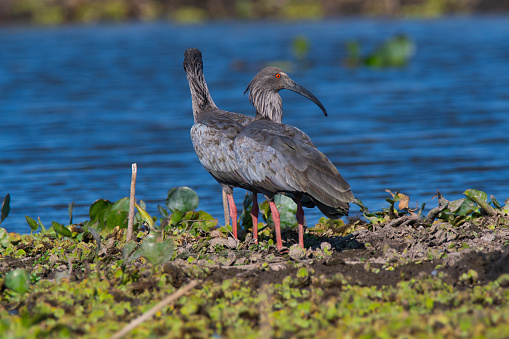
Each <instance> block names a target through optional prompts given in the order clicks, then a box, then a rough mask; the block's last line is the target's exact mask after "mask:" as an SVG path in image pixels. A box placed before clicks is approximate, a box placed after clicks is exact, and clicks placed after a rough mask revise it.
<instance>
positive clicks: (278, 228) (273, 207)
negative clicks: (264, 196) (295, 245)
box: [269, 201, 283, 250]
mask: <svg viewBox="0 0 509 339" xmlns="http://www.w3.org/2000/svg"><path fill="white" fill-rule="evenodd" d="M269 206H270V211H271V212H272V220H274V225H275V227H276V244H277V249H278V250H280V249H281V248H283V242H282V241H281V223H280V220H279V211H278V210H277V207H276V204H275V203H274V201H269Z"/></svg>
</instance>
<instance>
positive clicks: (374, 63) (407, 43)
mask: <svg viewBox="0 0 509 339" xmlns="http://www.w3.org/2000/svg"><path fill="white" fill-rule="evenodd" d="M415 50H416V46H415V43H414V42H413V41H412V40H411V39H410V38H409V37H408V36H406V35H403V34H398V35H395V36H393V37H391V38H389V39H388V40H386V41H385V42H383V43H382V44H381V45H380V46H378V47H377V48H376V49H375V50H374V51H373V52H372V53H371V54H368V55H367V56H365V57H363V56H362V55H361V52H360V45H359V43H358V42H357V41H348V42H347V43H346V51H347V57H346V59H345V64H346V65H347V66H349V67H359V66H368V67H373V68H387V67H401V66H404V65H406V64H407V63H408V62H409V60H410V58H411V57H412V56H413V55H414V54H415Z"/></svg>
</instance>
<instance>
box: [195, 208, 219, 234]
mask: <svg viewBox="0 0 509 339" xmlns="http://www.w3.org/2000/svg"><path fill="white" fill-rule="evenodd" d="M198 219H199V220H201V222H200V228H201V229H202V230H204V231H210V230H211V229H212V228H213V227H214V226H216V225H217V219H214V218H213V217H212V216H211V215H210V214H208V213H207V212H204V211H199V212H198Z"/></svg>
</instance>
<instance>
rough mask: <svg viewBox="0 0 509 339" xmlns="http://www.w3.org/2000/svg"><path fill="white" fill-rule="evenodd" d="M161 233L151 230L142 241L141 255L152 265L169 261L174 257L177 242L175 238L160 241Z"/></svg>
mask: <svg viewBox="0 0 509 339" xmlns="http://www.w3.org/2000/svg"><path fill="white" fill-rule="evenodd" d="M160 236H161V234H160V233H159V232H154V231H152V232H150V234H149V235H147V236H146V237H145V239H144V240H143V242H142V243H141V255H142V256H144V257H145V258H146V259H147V260H148V261H149V262H150V263H151V264H152V265H160V264H164V263H167V262H168V261H170V260H171V259H172V258H173V252H174V249H175V244H174V243H173V239H171V238H168V239H166V240H163V241H158V239H159V237H160Z"/></svg>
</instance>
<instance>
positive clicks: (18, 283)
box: [5, 268, 30, 294]
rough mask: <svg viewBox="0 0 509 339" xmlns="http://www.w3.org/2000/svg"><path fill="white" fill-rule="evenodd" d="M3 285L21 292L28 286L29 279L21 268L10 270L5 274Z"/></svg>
mask: <svg viewBox="0 0 509 339" xmlns="http://www.w3.org/2000/svg"><path fill="white" fill-rule="evenodd" d="M5 287H7V288H8V289H10V290H11V291H14V292H16V293H18V294H23V293H25V292H27V291H28V289H29V288H30V279H29V276H28V274H27V272H26V271H25V270H24V269H22V268H17V269H15V270H12V271H10V272H9V273H7V275H6V276H5Z"/></svg>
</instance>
